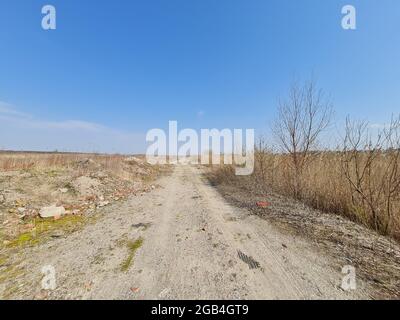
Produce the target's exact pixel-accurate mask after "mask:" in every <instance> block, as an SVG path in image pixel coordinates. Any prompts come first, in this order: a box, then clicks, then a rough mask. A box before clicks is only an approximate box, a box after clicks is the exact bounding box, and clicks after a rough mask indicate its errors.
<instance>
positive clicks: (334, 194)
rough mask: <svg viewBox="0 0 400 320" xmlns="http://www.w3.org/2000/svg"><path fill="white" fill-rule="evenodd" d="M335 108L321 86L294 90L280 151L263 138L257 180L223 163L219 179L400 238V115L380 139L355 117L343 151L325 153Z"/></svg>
mask: <svg viewBox="0 0 400 320" xmlns="http://www.w3.org/2000/svg"><path fill="white" fill-rule="evenodd" d="M330 110H331V107H330V103H329V101H328V100H326V99H324V95H323V93H322V92H321V91H320V90H317V89H316V87H315V85H314V83H308V84H306V85H305V86H304V87H299V86H297V85H295V86H293V88H292V90H291V92H290V95H289V98H288V99H287V100H286V101H283V102H281V103H280V105H279V117H278V119H277V121H276V124H275V127H274V130H273V131H274V134H275V138H276V141H277V142H278V149H275V150H276V151H275V152H274V151H272V148H271V147H268V146H267V144H266V143H265V142H264V140H263V139H260V141H259V142H258V144H257V146H256V151H255V172H254V174H253V175H252V176H251V177H235V175H234V171H233V170H232V168H231V167H229V166H222V167H220V168H218V169H217V170H216V171H214V173H213V178H212V179H213V182H214V183H222V182H228V181H229V183H232V182H235V183H241V184H252V185H256V186H257V188H258V189H259V190H263V191H264V192H269V191H274V192H277V193H279V194H281V195H285V196H290V197H293V198H295V199H297V200H301V201H302V202H305V203H307V204H308V205H311V206H312V207H314V208H316V209H319V210H322V211H326V212H330V213H336V214H339V215H342V216H346V217H348V218H350V219H351V220H353V221H357V222H359V223H361V224H363V225H365V226H368V227H370V228H372V229H374V230H375V231H377V232H379V233H380V234H383V235H389V236H391V237H393V238H395V239H397V240H399V239H400V118H393V119H392V121H391V122H390V123H389V124H388V125H386V126H384V127H382V128H381V129H375V130H374V132H373V133H374V134H372V131H371V128H370V126H369V124H368V123H366V122H352V121H350V120H349V119H348V120H347V123H346V128H345V135H344V138H343V141H342V143H341V146H340V147H339V148H337V149H336V150H334V151H319V150H321V149H323V148H321V146H320V145H318V144H317V142H318V138H319V136H320V133H321V132H322V131H323V130H324V129H325V128H326V127H327V126H328V124H329V119H330V114H331V111H330Z"/></svg>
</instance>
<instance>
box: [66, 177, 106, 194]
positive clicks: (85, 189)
mask: <svg viewBox="0 0 400 320" xmlns="http://www.w3.org/2000/svg"><path fill="white" fill-rule="evenodd" d="M100 184H101V183H100V182H99V181H97V180H96V179H93V178H90V177H86V176H81V177H79V178H77V179H75V180H74V181H73V182H72V186H73V187H74V189H75V190H76V191H77V192H78V193H79V194H81V195H83V196H93V195H98V196H100V195H101V192H100V190H99V187H100Z"/></svg>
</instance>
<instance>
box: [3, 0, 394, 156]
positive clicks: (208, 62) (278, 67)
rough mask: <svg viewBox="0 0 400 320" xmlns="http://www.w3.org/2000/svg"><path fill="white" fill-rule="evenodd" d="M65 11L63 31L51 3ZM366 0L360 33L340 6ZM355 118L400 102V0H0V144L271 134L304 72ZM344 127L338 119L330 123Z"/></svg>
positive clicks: (108, 146) (61, 145) (85, 147)
mask: <svg viewBox="0 0 400 320" xmlns="http://www.w3.org/2000/svg"><path fill="white" fill-rule="evenodd" d="M46 4H52V5H54V6H55V7H56V9H57V30H52V31H44V30H43V29H42V28H41V20H42V16H43V15H42V14H41V8H42V6H43V5H46ZM346 4H352V5H354V6H355V7H356V9H357V30H355V31H345V30H343V29H342V27H341V18H342V14H341V8H342V6H344V5H346ZM311 75H314V78H316V79H317V81H318V84H319V86H320V87H322V88H323V89H324V90H325V91H326V92H327V93H329V94H330V95H331V97H332V100H333V103H334V109H335V117H336V121H337V127H340V125H341V124H342V123H343V119H344V118H345V116H346V115H347V114H350V115H352V116H354V117H356V118H361V119H368V120H369V121H371V122H372V123H374V124H377V125H379V124H384V123H385V122H387V120H388V119H389V118H390V116H391V114H392V113H398V112H399V110H400V106H399V101H400V1H398V0H346V1H339V0H324V1H322V0H190V1H188V0H112V1H111V0H102V1H98V0H46V1H44V0H1V2H0V148H3V149H4V148H6V149H17V150H21V149H30V150H54V149H58V150H65V151H106V152H144V151H145V142H144V136H145V134H146V132H147V130H149V129H152V128H166V127H167V125H168V121H169V120H177V121H178V123H179V127H180V128H181V129H183V128H194V129H199V128H214V127H215V128H218V129H223V128H232V129H233V128H243V129H245V128H255V129H256V133H258V134H260V133H265V132H268V125H269V124H270V123H271V121H272V120H273V119H274V117H275V115H276V105H277V100H278V98H279V97H283V96H284V95H285V93H286V92H287V90H288V87H289V86H290V84H291V82H292V81H293V79H308V78H310V77H311ZM332 130H333V131H335V129H332Z"/></svg>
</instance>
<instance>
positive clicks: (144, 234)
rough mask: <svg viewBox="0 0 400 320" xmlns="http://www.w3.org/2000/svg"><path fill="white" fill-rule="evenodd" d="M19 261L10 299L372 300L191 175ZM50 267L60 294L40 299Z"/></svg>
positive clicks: (179, 170) (311, 250)
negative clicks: (348, 287)
mask: <svg viewBox="0 0 400 320" xmlns="http://www.w3.org/2000/svg"><path fill="white" fill-rule="evenodd" d="M138 239H142V240H143V242H142V243H141V242H140V241H137V240H138ZM127 244H130V246H129V245H127ZM132 244H134V245H133V246H132ZM135 249H136V251H135ZM129 256H130V257H129ZM129 258H132V260H131V261H130V260H129ZM15 259H17V258H15ZM18 259H19V260H20V265H19V267H20V268H21V269H22V270H23V272H22V273H21V274H19V275H17V276H16V277H15V278H14V279H13V280H12V281H11V282H9V283H5V284H4V285H3V286H2V287H1V288H0V289H1V291H0V294H1V293H3V294H4V295H5V294H7V297H8V298H47V299H58V298H60V299H285V298H288V299H311V298H316V299H336V298H344V299H352V298H368V292H367V290H366V287H364V286H363V284H362V283H358V289H357V290H355V291H350V292H346V291H343V290H342V289H341V288H340V285H341V283H342V278H343V276H344V275H343V274H341V270H340V269H336V268H333V267H332V266H333V265H334V264H332V263H331V261H330V258H328V257H327V256H325V255H324V253H323V252H319V251H318V250H317V249H316V248H315V247H314V246H313V244H312V243H308V242H306V241H305V240H302V239H300V238H297V237H294V236H291V235H289V234H282V233H281V232H279V231H278V230H277V229H275V228H274V227H272V226H271V225H270V224H269V223H268V222H267V221H266V220H263V219H261V218H259V217H257V216H254V215H251V214H250V213H249V212H248V211H247V210H245V209H239V208H234V207H232V206H230V205H228V204H227V203H226V202H225V200H224V199H223V198H222V197H221V196H220V195H219V194H218V193H217V191H216V190H215V189H214V188H213V187H212V186H211V185H209V183H208V182H207V180H206V179H205V178H204V177H203V176H202V174H201V169H199V168H196V167H190V166H182V167H176V168H175V169H174V172H173V173H172V174H171V175H170V176H168V177H163V178H162V179H161V180H160V181H159V187H157V188H156V189H155V190H153V191H152V192H150V193H148V194H145V195H143V196H136V197H132V198H130V199H129V200H128V201H125V202H123V203H117V204H114V205H112V206H110V207H108V208H105V209H104V214H103V215H102V217H101V218H100V219H99V220H98V221H96V222H95V223H93V224H89V225H87V226H86V227H85V228H84V229H83V230H81V231H78V232H76V233H73V234H70V235H68V236H65V237H61V238H57V239H53V240H51V241H50V242H47V243H46V244H43V245H40V246H37V247H34V248H27V249H25V251H24V252H23V253H21V254H20V255H19V256H18ZM46 265H51V266H53V267H54V269H55V271H56V285H57V288H56V289H55V290H54V291H49V292H48V293H43V292H41V280H42V278H43V274H42V273H41V269H42V267H43V266H46Z"/></svg>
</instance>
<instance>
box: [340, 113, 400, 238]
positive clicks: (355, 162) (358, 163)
mask: <svg viewBox="0 0 400 320" xmlns="http://www.w3.org/2000/svg"><path fill="white" fill-rule="evenodd" d="M342 169H343V174H344V176H345V178H346V181H347V183H348V185H349V189H350V194H351V205H352V210H353V211H354V212H356V215H357V216H358V217H359V218H360V219H361V220H362V221H363V222H365V223H367V224H369V225H371V226H373V228H374V229H375V230H377V231H379V232H381V233H384V234H387V233H389V232H390V231H391V230H394V228H393V226H394V224H396V222H395V219H398V213H399V211H398V210H399V200H400V118H398V119H394V118H392V120H391V122H390V124H388V125H387V127H384V128H383V129H381V130H379V131H378V133H377V134H376V135H375V136H372V135H371V133H370V130H369V125H368V123H366V122H359V123H354V122H351V121H350V120H349V119H348V120H347V121H346V134H345V139H344V146H343V152H342ZM395 214H397V216H396V217H395Z"/></svg>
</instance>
